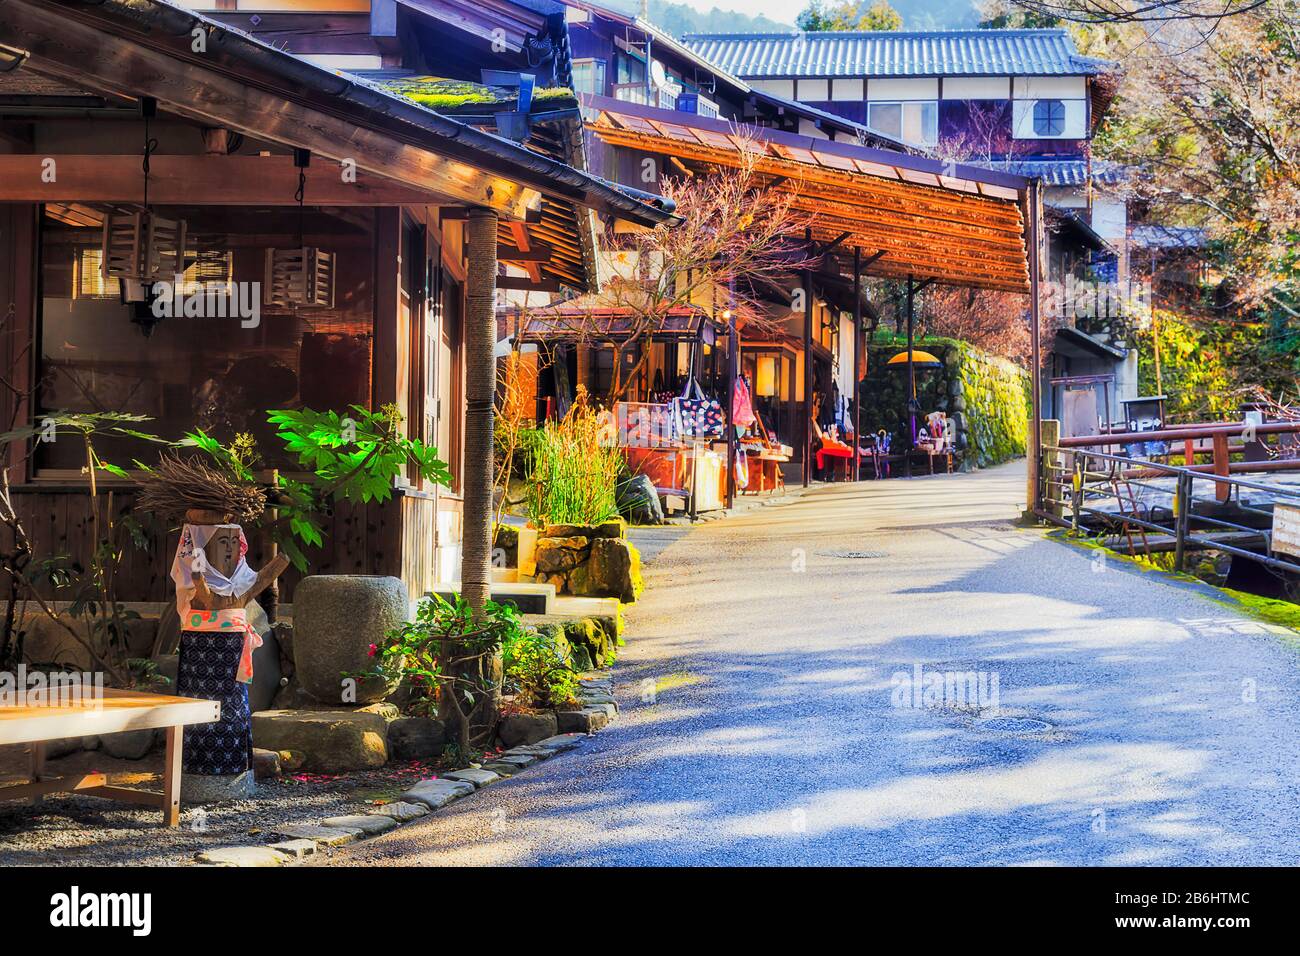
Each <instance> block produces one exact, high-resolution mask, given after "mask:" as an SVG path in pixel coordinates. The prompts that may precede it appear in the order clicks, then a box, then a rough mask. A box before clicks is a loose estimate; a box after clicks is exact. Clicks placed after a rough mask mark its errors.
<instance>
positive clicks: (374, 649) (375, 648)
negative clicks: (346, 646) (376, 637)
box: [370, 644, 379, 657]
mask: <svg viewBox="0 0 1300 956" xmlns="http://www.w3.org/2000/svg"><path fill="white" fill-rule="evenodd" d="M378 651H379V645H378V644H371V645H370V656H371V657H374V656H375V654H376V653H378Z"/></svg>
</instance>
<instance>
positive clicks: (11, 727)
mask: <svg viewBox="0 0 1300 956" xmlns="http://www.w3.org/2000/svg"><path fill="white" fill-rule="evenodd" d="M93 693H94V691H93V690H90V689H88V690H87V694H88V695H90V694H93ZM33 697H34V698H36V695H33ZM220 718H221V704H220V703H219V702H217V701H215V700H196V699H194V698H191V697H168V696H165V695H162V694H146V693H142V692H140V691H128V690H113V689H109V688H106V689H105V690H104V691H103V696H102V697H98V698H94V699H87V700H85V701H80V702H75V703H72V702H59V703H56V704H50V705H45V704H42V703H41V702H40V700H39V698H36V699H35V700H34V702H33V703H30V704H27V705H25V706H22V707H0V744H28V743H29V744H31V745H32V756H31V774H30V780H31V782H30V783H23V784H18V785H17V786H11V787H0V800H18V799H28V798H30V799H31V801H32V803H39V802H40V799H41V797H43V796H44V795H45V794H47V793H73V792H75V793H86V794H90V795H91V796H95V797H107V798H109V799H113V800H123V801H126V802H128V803H139V804H143V805H145V806H150V807H158V808H159V809H160V810H162V813H163V822H164V823H165V824H166V825H167V826H169V827H174V826H177V825H179V823H180V814H181V744H182V731H183V730H184V728H185V726H186V725H187V724H207V723H211V722H212V721H215V720H219V719H220ZM154 727H165V728H167V756H166V762H165V763H164V765H163V792H162V793H157V792H156V791H151V790H132V789H130V788H128V787H111V786H109V785H108V778H107V776H106V775H104V774H102V773H86V774H80V775H76V776H69V777H52V778H51V777H46V776H45V745H46V743H48V742H49V741H51V740H59V739H61V738H64V737H85V736H90V735H98V734H112V733H118V732H120V731H125V730H149V729H151V728H154Z"/></svg>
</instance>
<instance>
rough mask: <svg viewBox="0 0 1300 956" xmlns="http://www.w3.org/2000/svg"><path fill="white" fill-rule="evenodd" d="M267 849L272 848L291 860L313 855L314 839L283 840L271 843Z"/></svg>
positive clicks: (314, 848) (314, 850)
mask: <svg viewBox="0 0 1300 956" xmlns="http://www.w3.org/2000/svg"><path fill="white" fill-rule="evenodd" d="M267 849H270V850H274V851H275V852H276V853H280V854H283V855H284V856H287V857H289V859H291V860H301V859H303V858H304V857H308V856H315V854H316V841H315V840H285V841H283V842H282V843H272V844H271V845H270V846H269V847H267Z"/></svg>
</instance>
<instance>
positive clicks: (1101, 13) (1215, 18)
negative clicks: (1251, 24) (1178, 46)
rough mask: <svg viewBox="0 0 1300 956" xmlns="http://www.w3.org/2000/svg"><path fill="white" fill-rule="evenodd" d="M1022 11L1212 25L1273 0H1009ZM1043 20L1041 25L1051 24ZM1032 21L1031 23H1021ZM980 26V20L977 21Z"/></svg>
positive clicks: (1091, 19)
mask: <svg viewBox="0 0 1300 956" xmlns="http://www.w3.org/2000/svg"><path fill="white" fill-rule="evenodd" d="M1012 2H1013V3H1014V4H1015V5H1016V6H1017V7H1020V8H1022V9H1023V10H1024V11H1026V13H1028V14H1030V15H1032V16H1033V17H1036V18H1038V19H1039V20H1049V21H1052V23H1055V22H1060V21H1062V20H1069V21H1071V22H1074V23H1151V24H1162V23H1171V22H1174V21H1178V20H1183V21H1191V22H1197V23H1200V24H1206V25H1213V24H1217V23H1218V22H1220V21H1222V20H1225V19H1227V18H1229V17H1234V16H1237V15H1239V14H1247V13H1254V12H1259V11H1261V10H1264V9H1266V8H1267V7H1268V6H1270V5H1271V4H1272V3H1273V2H1274V0H1012ZM1052 23H1047V24H1043V25H1052ZM1025 25H1034V24H1032V23H1031V24H1025ZM981 26H983V24H981Z"/></svg>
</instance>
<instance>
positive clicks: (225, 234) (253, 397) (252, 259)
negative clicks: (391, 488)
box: [36, 193, 374, 475]
mask: <svg viewBox="0 0 1300 956" xmlns="http://www.w3.org/2000/svg"><path fill="white" fill-rule="evenodd" d="M308 195H310V193H308ZM157 212H158V214H159V215H161V216H165V217H168V218H172V219H184V220H185V221H186V224H187V226H188V230H189V234H190V235H191V236H192V237H194V238H196V239H201V240H202V241H201V242H198V243H196V245H195V246H194V247H192V250H191V251H187V254H186V259H187V261H189V260H192V263H191V264H189V265H187V267H186V270H185V280H184V287H185V291H186V293H187V295H190V294H191V293H192V292H194V291H196V290H197V288H198V284H199V283H200V282H202V283H204V284H205V285H207V284H208V283H215V284H218V285H228V286H231V287H233V288H237V289H238V291H239V293H240V296H241V301H242V302H243V303H244V304H249V303H252V302H254V301H256V302H259V303H260V305H259V309H258V311H257V313H255V315H256V318H255V319H253V320H252V321H245V320H244V319H241V318H239V317H235V316H233V315H227V314H226V313H225V312H224V311H223V312H220V313H217V314H209V315H208V316H207V317H199V316H197V315H196V316H192V317H182V316H181V315H179V314H177V315H174V316H170V317H159V316H158V315H157V314H156V313H155V312H154V311H153V310H152V309H151V308H150V307H148V306H147V305H146V304H145V303H123V302H122V301H121V298H120V296H119V295H118V290H117V286H118V282H117V280H115V279H113V280H104V279H103V278H102V275H101V273H100V270H99V263H100V260H101V251H100V250H101V243H102V231H103V230H102V211H101V210H98V209H93V208H89V207H88V208H87V210H83V211H81V212H80V214H79V215H78V216H77V217H75V218H73V219H68V218H67V217H64V218H56V215H57V209H56V208H55V207H52V206H47V207H46V210H45V215H44V216H43V218H42V221H41V231H40V263H41V302H40V314H39V323H40V324H39V327H38V336H39V351H38V355H37V361H38V363H39V364H38V369H37V375H38V381H39V382H40V385H39V388H38V391H37V399H38V403H39V410H40V411H42V412H43V411H50V410H54V409H64V410H68V411H74V412H104V411H123V412H131V413H134V414H140V415H146V416H148V417H149V418H150V421H147V422H144V423H143V424H141V425H140V426H139V427H140V429H141V430H142V431H146V432H153V433H156V434H160V435H162V436H164V437H166V438H170V439H177V438H180V437H181V436H182V434H183V433H184V432H186V431H192V430H193V429H195V428H196V427H197V428H202V429H203V430H204V431H206V432H208V433H209V434H211V435H215V436H216V437H217V438H219V439H220V440H222V441H229V440H230V439H231V438H233V437H234V436H235V435H236V434H237V433H240V432H248V433H251V434H252V435H253V436H254V437H255V438H256V440H257V443H258V448H259V450H260V451H261V452H262V454H263V457H264V461H265V462H266V464H267V466H268V467H280V468H286V469H288V468H292V467H293V465H294V463H293V462H292V461H291V460H289V459H287V458H284V457H283V456H282V455H279V454H277V449H279V448H282V447H283V443H282V442H280V441H278V440H277V439H276V438H275V435H274V429H273V428H272V427H271V426H270V425H269V424H268V423H267V421H266V413H267V410H268V409H273V408H297V407H302V406H304V405H305V406H309V407H311V408H315V409H318V410H325V409H333V410H336V411H340V412H342V411H345V410H346V409H347V408H348V406H349V405H352V404H354V403H355V404H359V405H363V406H368V405H369V403H370V394H371V355H372V352H373V345H372V330H373V326H374V305H373V301H372V295H373V292H372V289H373V284H374V259H373V255H372V254H371V253H370V250H371V249H372V248H373V244H374V226H373V221H372V220H373V217H372V214H371V213H370V212H369V211H368V210H365V209H356V208H350V209H338V210H335V209H328V208H317V207H307V209H306V210H305V214H304V220H303V222H304V237H303V238H304V239H305V240H306V242H307V243H309V244H313V245H319V246H320V247H321V248H323V249H325V250H328V251H330V252H343V251H346V252H347V253H348V254H346V255H340V256H339V261H338V267H337V270H336V274H335V275H336V283H337V288H336V296H335V303H336V304H335V306H334V307H332V308H317V309H300V310H294V309H289V308H284V307H280V306H276V305H271V304H268V303H266V302H265V301H264V299H263V298H262V294H263V291H264V290H263V289H262V288H261V287H262V285H263V284H264V280H265V251H266V249H267V248H268V247H270V246H272V245H274V246H277V247H288V246H291V245H293V244H296V243H298V242H299V241H300V240H299V238H298V230H299V218H298V210H297V209H296V208H293V207H274V208H272V209H262V208H259V209H252V208H239V207H223V206H191V207H179V206H169V207H157ZM97 219H98V220H99V222H96V221H95V220H97ZM190 301H191V302H192V301H193V300H192V299H191V300H190ZM146 330H147V332H148V334H147V336H146V334H144V333H145V331H146ZM100 444H101V446H102V447H100V448H99V449H98V450H99V451H100V453H101V454H103V456H104V458H106V459H107V460H108V461H111V462H114V463H115V464H121V465H126V466H129V465H130V463H131V461H132V460H133V459H136V458H139V459H141V460H143V461H148V460H150V459H152V458H154V457H156V455H157V448H154V447H151V446H149V445H146V444H143V443H141V442H138V441H136V440H134V439H130V438H126V437H120V438H119V437H111V438H105V439H104V440H103V441H102V442H101V443H100ZM82 454H83V452H79V451H78V450H77V448H76V447H75V443H73V442H65V441H58V442H41V443H38V446H37V449H36V468H37V470H38V471H41V472H45V473H46V474H49V475H57V474H59V473H63V474H65V475H77V474H79V473H80V468H81V463H82V462H81V456H82Z"/></svg>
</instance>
